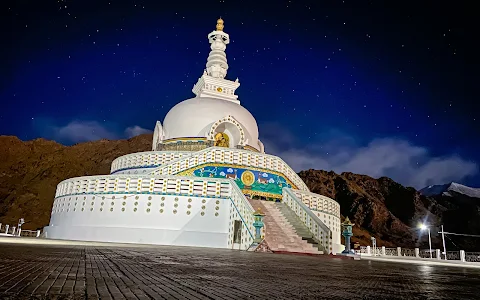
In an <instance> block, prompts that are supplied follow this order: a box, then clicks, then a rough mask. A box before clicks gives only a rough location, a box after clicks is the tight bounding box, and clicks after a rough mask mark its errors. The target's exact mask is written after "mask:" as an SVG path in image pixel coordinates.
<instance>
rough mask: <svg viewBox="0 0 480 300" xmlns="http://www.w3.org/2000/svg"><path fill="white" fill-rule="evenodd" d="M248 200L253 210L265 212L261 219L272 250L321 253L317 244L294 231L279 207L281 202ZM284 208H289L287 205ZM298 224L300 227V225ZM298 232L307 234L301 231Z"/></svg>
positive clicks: (266, 238)
mask: <svg viewBox="0 0 480 300" xmlns="http://www.w3.org/2000/svg"><path fill="white" fill-rule="evenodd" d="M249 201H250V204H251V205H252V206H253V208H254V209H255V210H257V209H258V208H260V209H261V211H262V212H263V213H264V214H265V217H264V219H263V222H264V223H265V241H266V242H267V244H268V246H269V247H270V249H271V250H272V251H273V252H290V253H308V254H323V252H322V251H319V250H318V246H317V245H316V244H315V243H309V240H308V239H304V238H303V236H300V235H299V234H298V233H297V232H296V229H295V227H294V226H293V225H292V224H291V223H290V222H289V220H288V219H287V218H286V217H285V215H284V214H283V213H282V211H281V209H284V208H283V207H282V205H283V203H275V202H271V201H263V200H252V199H249ZM286 208H287V209H289V208H288V207H286ZM292 213H293V212H292ZM298 221H300V220H298ZM300 222H301V221H300ZM295 224H296V223H295ZM298 226H299V228H300V225H298ZM305 228H306V227H305ZM307 231H308V229H307ZM300 232H302V234H304V235H305V236H307V235H306V233H304V232H303V231H300ZM312 241H313V237H312Z"/></svg>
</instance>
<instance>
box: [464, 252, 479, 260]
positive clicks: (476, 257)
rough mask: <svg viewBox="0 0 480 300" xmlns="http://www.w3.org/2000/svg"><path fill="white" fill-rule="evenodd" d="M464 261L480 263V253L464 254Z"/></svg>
mask: <svg viewBox="0 0 480 300" xmlns="http://www.w3.org/2000/svg"><path fill="white" fill-rule="evenodd" d="M465 261H468V262H480V252H465Z"/></svg>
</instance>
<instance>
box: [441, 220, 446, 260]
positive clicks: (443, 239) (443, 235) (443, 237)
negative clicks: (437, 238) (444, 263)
mask: <svg viewBox="0 0 480 300" xmlns="http://www.w3.org/2000/svg"><path fill="white" fill-rule="evenodd" d="M442 242H443V255H444V258H445V260H447V247H445V233H444V232H443V225H442Z"/></svg>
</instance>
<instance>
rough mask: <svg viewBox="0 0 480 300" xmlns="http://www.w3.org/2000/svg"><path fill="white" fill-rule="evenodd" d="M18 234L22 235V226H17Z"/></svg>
mask: <svg viewBox="0 0 480 300" xmlns="http://www.w3.org/2000/svg"><path fill="white" fill-rule="evenodd" d="M17 235H18V236H22V228H21V227H20V228H18V233H17Z"/></svg>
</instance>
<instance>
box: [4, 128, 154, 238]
mask: <svg viewBox="0 0 480 300" xmlns="http://www.w3.org/2000/svg"><path fill="white" fill-rule="evenodd" d="M151 144H152V135H148V134H147V135H140V136H137V137H134V138H132V139H129V140H118V141H110V140H99V141H95V142H88V143H81V144H77V145H74V146H64V145H61V144H58V143H56V142H53V141H48V140H45V139H36V140H32V141H27V142H23V141H21V140H19V139H18V138H17V137H14V136H0V223H3V224H17V222H18V219H19V218H22V217H23V218H25V221H26V223H25V224H24V225H23V228H24V229H37V228H42V227H43V226H46V225H48V223H49V222H50V211H51V208H52V205H53V197H54V195H55V189H56V186H57V184H58V183H59V182H60V181H62V180H64V179H67V178H71V177H76V176H84V175H99V174H108V173H110V164H111V162H112V161H113V160H114V159H115V158H117V157H118V156H121V155H124V154H128V153H132V152H138V151H148V150H151Z"/></svg>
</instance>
